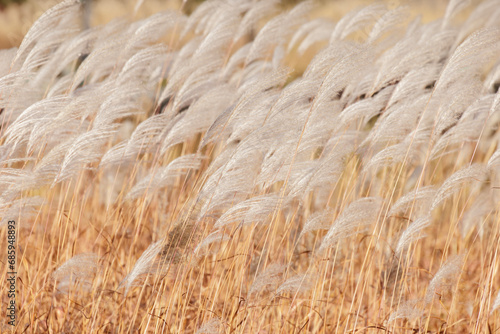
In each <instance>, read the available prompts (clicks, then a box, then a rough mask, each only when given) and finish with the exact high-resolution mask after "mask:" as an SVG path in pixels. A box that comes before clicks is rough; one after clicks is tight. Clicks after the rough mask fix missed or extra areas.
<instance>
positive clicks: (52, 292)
mask: <svg viewBox="0 0 500 334" xmlns="http://www.w3.org/2000/svg"><path fill="white" fill-rule="evenodd" d="M357 3H364V1H359V2H356V4H357ZM50 4H51V2H50V1H47V2H44V3H43V5H42V4H41V3H38V2H35V1H28V3H27V4H25V5H23V6H19V7H17V6H13V7H10V8H9V9H7V11H5V12H3V13H0V47H9V46H14V45H19V43H20V41H21V39H22V36H23V34H24V33H25V32H26V30H27V28H28V27H29V26H30V25H31V22H33V20H34V18H35V17H37V16H38V15H39V14H40V13H41V12H42V11H43V10H44V9H46V8H47V7H48V6H50ZM134 4H135V1H126V2H121V1H118V0H110V1H101V2H99V3H98V4H97V5H96V7H95V12H94V16H93V21H92V22H93V24H94V25H96V24H101V23H104V22H109V20H110V19H112V18H114V17H119V16H122V15H127V14H129V13H131V11H132V9H133V6H134ZM425 4H426V5H425ZM178 5H179V4H178V3H169V4H165V3H164V2H163V1H160V0H157V1H156V0H155V1H148V0H146V1H145V4H144V6H143V8H142V11H141V12H140V13H139V14H138V17H145V16H147V15H150V14H151V13H154V12H156V11H159V10H162V9H165V8H167V7H168V6H173V7H175V6H178ZM429 6H430V7H429ZM433 6H434V4H433V3H432V2H430V1H428V2H425V3H424V4H422V3H417V4H415V5H414V6H413V7H412V8H413V10H414V12H425V13H427V14H426V15H429V16H426V17H428V18H429V19H432V18H434V15H437V16H441V15H442V12H443V11H444V7H443V5H441V4H436V5H435V6H437V7H436V8H437V9H436V10H435V9H434V7H433ZM353 7H355V4H354V3H352V2H348V1H339V2H332V3H328V4H325V5H324V7H322V9H320V10H319V11H318V12H317V13H316V15H318V16H326V17H333V18H335V19H338V18H339V17H342V16H343V15H344V14H345V13H346V12H348V11H349V10H351V9H352V8H353ZM422 7H425V8H426V9H422ZM428 8H432V10H429V9H428ZM110 12H112V13H113V14H112V15H110V14H109V13H110ZM436 13H437V14H436ZM319 47H320V46H317V48H313V49H310V50H309V52H308V53H307V54H305V55H303V56H300V57H299V56H297V55H293V56H292V57H290V58H288V59H287V60H286V62H287V64H288V65H289V66H291V67H293V68H295V70H296V72H297V74H296V75H298V74H300V73H302V72H303V71H304V69H305V67H306V66H307V64H308V63H309V61H310V59H311V58H312V57H313V55H314V54H315V53H316V51H317V50H318V49H319ZM295 57H296V58H295ZM142 120H143V119H141V118H139V117H136V118H130V119H128V120H127V121H129V122H131V123H132V124H137V123H139V122H140V121H142ZM125 137H126V136H125ZM199 140H200V138H195V139H193V140H192V141H189V142H185V143H183V144H180V145H177V146H176V147H175V148H174V149H171V150H170V151H169V154H168V155H167V156H166V157H165V158H164V161H160V162H158V161H156V162H153V157H151V156H148V155H146V156H144V157H143V158H142V159H141V160H139V161H136V162H135V169H134V173H140V171H141V170H142V169H145V168H146V167H147V168H151V167H152V166H154V164H155V163H156V164H161V165H166V164H167V163H168V162H170V161H172V160H173V159H175V158H176V157H178V156H180V155H185V154H190V153H195V152H196V149H197V147H198V144H199ZM484 145H489V146H487V147H488V149H487V150H485V151H486V152H488V153H487V154H477V155H475V156H474V162H484V163H485V162H487V161H488V159H489V157H490V156H491V154H493V152H494V150H495V149H496V147H497V143H496V142H492V143H485V144H484ZM217 150H218V148H217V147H214V146H210V145H209V146H208V147H206V148H204V150H203V153H204V154H206V155H207V156H208V159H207V160H206V161H204V162H203V165H202V168H200V170H198V171H197V172H195V173H190V174H188V175H187V176H185V177H179V178H178V179H177V181H176V182H175V186H173V187H171V188H168V191H165V192H162V193H159V194H155V195H154V196H151V197H143V198H140V199H139V200H136V201H134V202H132V203H126V202H125V203H121V204H112V203H110V202H107V201H106V200H105V198H106V194H107V193H108V192H113V191H115V190H116V192H117V193H118V198H120V197H121V196H124V195H125V194H126V192H127V191H128V190H130V188H131V186H132V185H133V183H134V182H135V180H136V174H134V173H133V174H131V175H128V174H124V173H121V172H120V171H118V173H116V174H106V173H105V172H102V171H100V172H98V173H93V172H90V171H82V172H81V173H80V175H79V177H78V178H77V179H75V180H73V181H71V182H66V183H62V184H61V185H58V186H56V187H54V188H48V187H47V188H44V189H41V190H37V191H36V192H35V191H30V192H28V193H26V194H25V196H26V197H29V196H35V195H40V196H42V197H43V198H45V199H46V202H45V205H44V206H43V209H42V210H41V211H40V212H38V213H37V214H36V216H35V217H33V219H29V220H25V221H20V222H19V224H22V226H23V228H22V229H20V231H19V235H18V240H19V248H18V275H19V280H18V297H17V302H18V304H19V305H20V309H19V311H18V318H17V321H18V325H17V327H16V328H15V331H16V332H19V333H21V332H25V333H45V332H46V333H63V332H65V333H90V332H92V333H192V332H196V330H197V328H199V327H200V326H201V325H202V324H203V323H206V322H207V321H209V320H210V319H213V318H220V319H222V320H221V323H222V327H221V328H222V331H223V332H225V333H243V332H244V333H306V332H311V333H335V332H338V333H354V332H356V333H357V332H360V333H378V332H380V333H384V332H391V333H417V332H426V331H429V332H432V333H468V332H474V333H487V332H488V331H491V332H494V331H495V330H497V329H498V328H499V327H500V317H499V316H498V311H497V312H496V313H493V314H492V315H489V314H488V310H489V306H490V304H491V302H492V298H494V295H495V294H496V292H497V291H498V289H500V278H499V277H498V274H497V271H498V268H499V261H498V259H497V256H498V247H499V231H500V216H498V213H496V216H494V217H487V218H485V219H484V220H483V223H484V225H483V226H481V227H482V228H484V230H481V229H473V230H472V231H471V232H470V233H469V234H468V235H466V236H465V237H463V236H461V235H460V233H459V231H458V229H457V225H458V224H459V222H460V220H461V218H462V217H463V215H464V212H466V210H468V209H469V208H470V203H469V201H470V199H471V197H473V196H476V195H477V192H478V189H475V188H473V187H464V188H463V189H461V190H460V192H459V193H457V194H455V195H454V196H453V197H452V198H451V199H448V200H446V202H445V204H444V205H443V206H442V208H440V209H439V210H437V211H434V215H433V221H434V222H438V223H436V224H433V225H432V227H431V228H430V229H428V230H426V234H427V237H426V238H424V239H421V240H419V241H418V242H416V243H415V244H413V246H412V251H411V252H408V254H411V256H409V258H407V259H404V261H406V265H405V266H404V267H402V268H404V270H403V271H402V272H399V268H400V267H397V266H396V267H394V266H392V265H391V264H394V265H395V264H396V263H395V262H393V260H392V259H393V255H392V254H391V251H388V249H389V250H390V249H392V250H394V247H395V245H391V243H392V242H393V240H394V239H395V238H396V240H397V236H398V234H399V233H400V232H401V231H402V230H404V229H405V228H406V227H407V226H408V224H409V223H408V217H405V216H394V217H390V218H389V219H387V220H384V221H382V220H381V219H378V220H377V222H376V224H375V225H374V226H373V228H372V229H371V232H369V233H368V232H366V233H365V232H363V233H360V234H358V235H356V236H354V237H350V238H347V239H346V240H343V241H342V243H341V244H339V245H338V246H337V247H335V248H332V249H329V250H328V251H327V252H326V253H325V254H323V255H315V256H314V257H311V253H312V250H313V249H315V247H316V246H317V244H318V243H319V242H320V241H321V238H322V237H323V236H324V235H325V234H326V232H318V233H310V234H307V235H305V236H302V237H301V238H300V239H298V240H297V235H298V234H299V233H300V231H301V228H302V227H303V225H304V223H305V221H306V219H307V217H308V216H309V214H310V213H311V212H314V211H316V209H317V207H323V206H324V205H325V203H327V205H328V206H331V207H338V208H344V207H345V206H346V205H347V204H348V203H350V202H351V201H352V200H353V199H357V198H359V197H362V196H365V195H367V194H368V193H370V194H371V195H373V194H376V195H378V196H379V197H381V198H384V199H386V200H387V203H385V204H384V207H383V208H384V209H383V212H384V213H385V212H387V210H389V208H390V204H392V203H394V201H395V200H396V199H397V198H399V197H400V196H402V195H403V194H404V193H406V192H407V184H409V183H412V182H413V181H412V180H413V178H415V177H418V176H419V175H420V174H419V172H420V171H416V170H413V169H412V168H407V166H405V165H396V166H394V167H392V168H384V169H382V170H379V171H378V173H377V176H376V177H374V178H373V179H372V180H377V181H378V182H377V183H374V184H372V183H369V182H368V181H367V184H366V185H365V186H363V187H357V184H359V179H361V178H363V177H365V176H366V175H365V174H363V173H362V172H361V167H360V157H359V156H356V155H353V156H351V157H350V159H349V160H348V161H346V166H347V167H346V169H345V172H344V173H343V174H342V177H341V178H340V180H339V182H338V183H337V184H336V186H335V188H334V189H332V190H331V192H330V193H329V194H311V195H310V196H309V198H308V199H307V201H306V202H305V203H303V205H302V206H299V205H298V204H295V205H292V206H291V207H292V208H294V210H292V211H290V212H289V211H286V212H284V211H282V210H276V211H275V212H274V214H273V216H272V217H271V223H270V224H269V225H267V226H259V225H249V226H244V227H236V226H232V225H231V227H230V228H228V229H227V231H226V232H228V234H229V235H230V238H231V239H230V240H229V241H228V242H224V243H221V244H216V245H215V246H212V247H215V248H216V250H217V251H216V252H213V254H211V255H207V256H205V257H201V258H195V257H194V256H193V255H192V252H190V250H191V249H190V248H189V247H192V246H191V245H196V244H197V242H196V241H198V240H200V238H201V236H206V235H207V234H209V232H210V230H209V229H210V226H211V225H210V224H211V223H212V222H197V224H196V227H193V225H192V224H193V222H191V221H189V220H188V219H184V217H185V214H186V212H187V211H189V210H197V209H198V208H197V207H196V206H192V205H191V204H192V202H191V200H193V199H194V198H195V197H196V195H197V194H198V191H199V189H200V186H201V183H202V182H204V181H205V180H203V179H202V178H201V176H202V175H204V172H205V171H206V170H207V168H208V166H209V163H210V162H211V161H213V159H214V158H215V157H216V156H217V154H218V151H217ZM473 150H474V144H464V145H463V147H462V148H461V150H460V152H459V153H457V154H452V155H451V156H445V157H443V158H441V159H438V160H436V161H432V162H429V164H428V166H427V169H426V172H425V173H424V174H423V179H422V180H421V181H420V182H421V183H423V184H438V185H439V184H441V183H442V182H443V181H444V180H445V179H446V177H448V176H449V175H451V173H452V172H453V171H456V170H458V169H460V168H461V167H463V166H466V165H467V164H468V163H469V160H470V154H471V152H472V151H473ZM491 182H492V183H493V182H499V180H498V178H497V180H491ZM498 186H500V183H499V184H498ZM377 187H378V188H377ZM256 195H257V194H256ZM113 197H114V196H113ZM374 214H376V213H374ZM178 224H180V225H178ZM185 227H187V228H185ZM184 228H185V229H184ZM164 236H167V237H168V239H169V245H170V246H171V248H176V249H178V250H179V251H180V252H184V254H187V255H185V256H186V258H183V259H182V261H178V262H179V264H178V265H175V266H172V269H170V270H169V272H168V273H167V274H166V275H160V276H150V277H148V278H147V279H146V280H145V282H144V284H140V285H139V286H137V287H134V288H132V289H131V290H130V292H129V294H128V295H125V294H124V290H123V289H122V288H120V287H119V284H120V282H121V281H122V279H123V278H124V277H125V276H126V275H127V273H129V272H130V270H131V269H132V268H133V266H134V264H135V262H136V261H137V259H138V258H139V257H140V256H141V254H142V253H143V252H144V250H146V249H147V247H148V246H149V245H150V244H151V243H153V242H155V241H157V240H159V239H161V238H162V237H164ZM0 238H1V240H6V230H4V229H2V230H0ZM185 238H189V239H190V240H185ZM179 240H183V241H182V242H179ZM388 245H390V246H391V247H387V246H388ZM168 251H172V250H168ZM89 252H92V253H97V254H99V255H100V256H101V260H100V262H99V267H98V269H99V270H97V271H96V276H95V278H94V279H93V280H92V282H93V285H92V287H91V288H90V289H89V290H88V291H86V290H84V289H73V290H70V292H69V293H58V291H57V286H56V284H55V280H54V278H53V277H52V273H53V272H54V271H55V270H56V269H57V268H58V267H60V266H61V264H63V263H64V262H65V261H67V260H69V259H70V258H72V257H73V256H75V255H77V254H81V253H89ZM455 254H465V264H464V266H463V267H464V268H466V270H465V271H464V272H462V273H461V279H460V280H459V281H458V283H454V282H452V285H450V286H447V287H446V288H443V289H442V291H441V290H440V291H439V295H436V296H435V298H434V300H433V302H432V312H429V313H428V316H426V317H424V318H422V319H419V320H416V321H406V320H397V321H395V322H393V323H390V324H389V323H387V320H388V318H389V316H390V314H391V312H392V311H393V310H394V308H395V305H398V304H399V303H401V302H402V301H403V300H406V299H413V298H415V299H416V298H423V297H424V295H425V291H426V288H427V286H428V285H429V282H430V281H431V279H432V277H433V275H434V274H435V273H436V272H437V271H438V269H439V268H440V267H441V266H442V265H443V263H444V262H445V259H447V258H449V257H450V256H451V255H455ZM5 257H6V255H5V249H4V247H2V249H1V251H0V259H2V261H3V259H5ZM170 262H171V263H172V262H176V261H170ZM275 263H281V264H284V265H287V266H288V268H287V269H286V271H285V273H284V274H283V277H281V278H282V280H284V279H286V278H290V277H293V276H295V275H296V274H299V273H302V274H303V273H307V274H308V275H311V276H312V277H314V279H313V280H312V282H314V285H313V286H312V287H311V289H310V290H308V291H306V292H297V293H284V294H283V295H280V296H277V295H275V294H274V293H273V292H269V293H262V294H259V295H250V294H249V293H248V291H249V289H250V287H251V285H252V283H253V280H254V278H255V277H256V276H257V275H258V273H260V272H261V271H262V269H261V268H264V267H266V266H267V265H269V264H275ZM391 270H392V271H391ZM395 273H397V274H395ZM394 275H399V276H400V277H402V278H401V279H400V280H393V278H394V277H395V276H394ZM4 277H5V276H2V279H4ZM282 280H281V281H282ZM2 300H3V301H6V294H5V293H2ZM2 305H6V304H5V303H4V302H3V303H2ZM2 321H3V319H2ZM2 326H3V327H0V329H1V331H2V332H4V331H5V332H6V331H9V330H11V329H12V328H10V327H9V326H6V325H2Z"/></svg>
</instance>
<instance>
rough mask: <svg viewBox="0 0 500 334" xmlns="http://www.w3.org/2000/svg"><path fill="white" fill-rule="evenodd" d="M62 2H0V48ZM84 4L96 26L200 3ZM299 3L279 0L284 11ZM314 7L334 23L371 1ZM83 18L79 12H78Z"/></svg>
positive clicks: (96, 0)
mask: <svg viewBox="0 0 500 334" xmlns="http://www.w3.org/2000/svg"><path fill="white" fill-rule="evenodd" d="M61 1H62V0H0V49H5V48H11V47H15V46H19V44H20V43H21V41H22V39H23V37H24V35H25V34H26V32H27V31H28V30H29V28H30V27H31V25H32V24H33V22H34V21H35V20H36V19H37V18H38V17H39V16H40V15H41V14H42V13H43V12H44V11H46V10H47V9H49V8H50V7H52V6H53V5H55V4H57V3H59V2H61ZM82 1H86V2H88V6H86V7H87V8H88V10H89V11H90V13H89V24H90V25H91V26H95V25H100V24H104V23H107V22H109V21H111V20H112V19H114V18H117V17H121V16H124V15H128V16H129V17H130V18H131V19H140V18H144V17H147V16H149V15H151V14H152V13H156V12H158V11H161V10H166V9H179V8H182V10H183V11H184V12H186V13H187V14H189V13H190V12H192V11H193V10H194V8H196V6H197V5H198V4H199V3H200V2H202V1H203V0H188V1H187V2H186V3H185V4H184V5H182V0H143V1H142V3H141V5H140V7H139V8H138V10H137V12H136V13H135V15H134V14H133V13H134V8H135V6H136V4H137V3H138V0H82ZM299 1H300V0H282V7H283V8H284V9H285V8H287V7H290V6H292V5H293V4H295V3H297V2H299ZM316 2H317V3H318V7H317V9H316V11H315V13H313V15H314V16H324V17H329V18H331V19H332V20H338V19H340V18H341V17H342V16H344V15H345V14H346V13H347V12H349V11H351V10H353V9H355V8H357V7H360V6H364V5H367V4H370V3H373V2H374V1H373V0H372V1H370V0H317V1H316ZM378 2H383V3H386V4H387V6H388V7H397V6H399V5H408V6H409V7H410V8H411V11H412V12H413V13H414V14H415V15H422V20H423V21H430V20H433V19H436V18H438V17H442V15H443V13H444V11H445V8H446V4H447V1H446V0H407V1H404V0H381V1H378ZM82 15H83V13H82Z"/></svg>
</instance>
